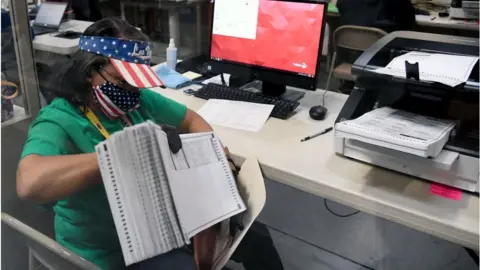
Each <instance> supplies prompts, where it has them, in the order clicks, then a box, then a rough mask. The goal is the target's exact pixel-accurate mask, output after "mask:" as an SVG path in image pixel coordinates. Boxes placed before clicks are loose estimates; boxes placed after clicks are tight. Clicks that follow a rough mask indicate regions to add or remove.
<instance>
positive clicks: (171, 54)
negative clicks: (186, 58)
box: [167, 38, 177, 69]
mask: <svg viewBox="0 0 480 270" xmlns="http://www.w3.org/2000/svg"><path fill="white" fill-rule="evenodd" d="M176 66H177V48H176V47H175V40H173V38H170V44H169V45H168V48H167V67H169V68H171V69H175V67H176Z"/></svg>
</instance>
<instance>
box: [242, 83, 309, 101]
mask: <svg viewBox="0 0 480 270" xmlns="http://www.w3.org/2000/svg"><path fill="white" fill-rule="evenodd" d="M240 89H242V90H245V91H249V92H252V93H259V94H260V93H261V94H264V95H267V96H272V97H279V98H281V99H285V100H290V101H298V100H300V99H301V98H302V97H303V96H304V95H305V93H303V92H300V91H296V90H292V89H287V88H286V86H285V85H282V84H276V83H270V82H263V81H258V80H255V81H252V82H249V83H247V84H245V85H244V86H242V87H240Z"/></svg>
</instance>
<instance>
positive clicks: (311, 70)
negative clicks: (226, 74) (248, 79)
mask: <svg viewBox="0 0 480 270" xmlns="http://www.w3.org/2000/svg"><path fill="white" fill-rule="evenodd" d="M259 1H260V2H259V9H258V18H257V29H256V37H255V39H248V38H238V37H231V36H224V35H217V34H213V35H212V45H211V57H212V58H219V59H223V60H228V61H233V62H239V63H244V64H250V65H257V66H262V67H268V68H274V69H280V70H285V71H291V72H296V73H302V74H308V75H315V70H316V63H317V58H318V53H319V46H320V36H321V35H322V33H321V31H322V24H323V19H324V18H323V13H324V8H325V6H324V5H323V4H309V3H291V2H280V1H269V0H259ZM214 23H215V21H214Z"/></svg>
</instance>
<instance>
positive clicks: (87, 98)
mask: <svg viewBox="0 0 480 270" xmlns="http://www.w3.org/2000/svg"><path fill="white" fill-rule="evenodd" d="M84 36H88V37H90V36H91V37H92V38H93V37H105V40H104V41H105V42H106V41H107V40H109V39H108V38H112V39H111V40H115V39H117V38H120V39H122V40H123V39H124V40H135V41H139V44H140V45H141V44H142V43H141V41H147V37H146V36H145V35H144V34H142V33H141V32H140V31H138V30H137V29H135V28H134V27H133V26H131V25H129V24H127V23H125V22H124V21H122V20H120V19H113V18H112V19H105V20H101V21H98V22H96V23H94V24H93V25H91V26H90V27H89V28H88V29H87V30H86V31H85V33H84ZM102 40H103V39H102ZM102 42H103V41H102ZM145 44H146V42H145ZM97 46H99V45H97ZM112 48H114V49H115V48H119V49H121V48H122V45H121V44H117V46H112ZM144 49H146V50H144V51H143V52H141V51H140V50H139V49H138V48H135V49H134V50H133V52H132V54H133V53H137V54H139V56H140V57H139V58H138V59H139V60H145V56H147V57H148V56H149V55H147V54H148V53H149V50H148V49H147V48H144ZM129 53H130V52H129ZM142 53H143V55H142ZM142 57H143V58H142ZM115 60H117V59H114V58H109V57H107V56H105V55H102V54H96V53H90V52H88V51H87V50H85V51H84V50H80V51H78V52H77V53H76V54H75V55H73V57H72V59H71V61H70V63H69V64H70V65H69V66H66V67H62V69H63V70H58V72H59V77H58V82H60V85H59V87H58V89H59V90H58V93H56V96H57V98H56V99H54V100H53V101H52V102H51V104H50V105H48V106H47V107H45V108H43V109H42V110H41V112H40V113H39V115H38V117H37V119H36V120H35V121H34V122H33V123H32V125H31V127H30V130H29V134H28V139H27V141H26V143H25V147H24V150H23V153H22V159H21V161H20V164H19V168H18V173H17V193H18V195H19V197H21V198H25V199H27V198H28V199H32V200H35V201H38V202H41V203H51V202H55V205H54V207H53V210H54V212H55V222H54V224H55V234H56V240H57V241H58V242H59V243H60V244H62V245H64V246H65V247H67V248H69V249H71V250H72V251H74V252H75V253H77V254H79V255H80V256H82V257H84V258H85V259H87V260H89V261H91V262H93V263H95V264H97V265H98V266H100V267H101V268H103V269H118V268H123V267H125V264H124V262H123V257H122V252H121V249H120V244H119V240H118V237H117V234H116V230H115V225H114V222H113V217H112V215H111V212H110V208H109V204H108V200H107V197H106V193H105V189H104V187H103V185H102V180H101V176H100V171H99V167H98V163H97V157H96V154H95V145H97V144H98V143H99V142H101V141H103V140H104V139H105V137H104V135H103V133H102V132H99V130H98V129H97V127H96V126H94V125H93V124H92V123H91V121H90V120H89V119H88V118H87V117H86V115H85V113H84V110H85V109H89V110H91V111H93V114H94V115H95V116H96V119H98V120H99V122H100V123H101V126H103V127H104V129H105V130H106V131H107V132H108V134H112V133H115V132H117V131H120V130H122V129H123V128H124V127H125V126H128V125H134V124H138V123H141V122H144V121H146V120H147V119H148V120H152V121H154V122H156V123H157V124H160V125H170V126H174V127H177V128H180V129H181V130H184V131H186V132H205V131H211V130H212V129H211V127H210V126H209V125H208V124H207V122H205V121H204V120H203V119H202V118H201V117H200V116H199V115H198V114H196V113H195V112H193V111H191V110H189V109H187V108H186V107H185V106H184V105H182V104H179V103H177V102H175V101H172V100H170V99H167V98H165V97H163V96H161V95H159V94H157V93H154V92H153V91H151V90H148V89H142V90H139V88H140V87H134V86H132V85H129V84H128V83H127V82H126V78H125V77H124V76H122V74H121V72H119V71H118V67H115V66H114V65H113V64H112V63H113V62H114V61H115ZM157 79H158V78H157ZM137 85H138V84H137ZM105 86H107V87H106V88H105ZM111 86H116V88H115V91H117V93H113V94H112V93H110V94H109V93H108V92H106V90H108V89H111ZM148 86H149V87H153V86H157V85H155V83H152V84H150V85H148ZM94 88H95V90H94ZM99 90H100V91H101V92H102V93H97V94H100V95H97V94H95V93H94V92H95V91H99ZM117 94H118V95H119V96H122V98H126V99H127V98H128V99H132V100H134V102H132V103H130V104H127V106H125V104H123V103H122V102H119V100H116V99H115V97H114V96H117ZM109 95H110V96H109ZM105 96H106V97H107V98H108V97H109V101H110V105H113V106H115V105H116V107H117V108H119V109H120V112H119V113H120V114H119V115H118V117H114V116H113V115H111V114H109V113H108V112H109V111H108V107H104V106H103V105H102V100H101V99H103V98H105ZM103 101H105V100H104V99H103ZM138 105H140V107H138V108H137V106H138ZM128 106H130V107H131V108H128ZM117 113H118V112H117ZM177 136H178V135H177ZM172 254H173V256H177V257H180V258H183V259H181V260H177V261H178V262H179V263H181V264H184V265H183V267H185V268H186V269H194V268H192V266H193V267H194V261H193V258H192V256H191V254H185V256H183V255H182V251H175V252H173V253H172ZM178 254H180V255H178ZM182 256H183V257H182ZM178 267H180V266H178ZM183 267H182V268H181V269H183ZM167 269H168V268H167Z"/></svg>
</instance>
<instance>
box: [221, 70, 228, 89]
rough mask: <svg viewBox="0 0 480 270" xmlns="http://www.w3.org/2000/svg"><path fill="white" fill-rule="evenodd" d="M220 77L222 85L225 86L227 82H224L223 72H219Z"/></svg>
mask: <svg viewBox="0 0 480 270" xmlns="http://www.w3.org/2000/svg"><path fill="white" fill-rule="evenodd" d="M220 79H222V85H223V86H227V83H226V82H225V78H224V77H223V73H220Z"/></svg>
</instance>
